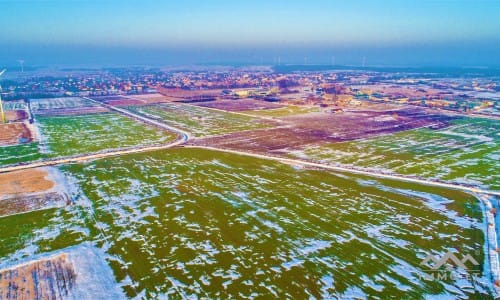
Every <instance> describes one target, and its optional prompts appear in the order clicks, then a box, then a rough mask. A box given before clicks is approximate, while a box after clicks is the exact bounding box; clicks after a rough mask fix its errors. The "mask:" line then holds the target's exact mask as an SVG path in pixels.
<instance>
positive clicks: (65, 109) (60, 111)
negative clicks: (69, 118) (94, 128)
mask: <svg viewBox="0 0 500 300" xmlns="http://www.w3.org/2000/svg"><path fill="white" fill-rule="evenodd" d="M30 104H31V109H32V111H33V113H34V114H35V115H38V116H45V115H49V116H57V115H80V114H94V113H103V112H107V111H108V110H107V109H106V108H104V107H102V106H99V105H96V104H95V103H93V102H91V101H89V100H86V99H84V98H79V97H64V98H47V99H31V100H30Z"/></svg>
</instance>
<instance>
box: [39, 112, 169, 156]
mask: <svg viewBox="0 0 500 300" xmlns="http://www.w3.org/2000/svg"><path fill="white" fill-rule="evenodd" d="M37 121H38V123H39V124H40V131H41V134H42V136H43V137H44V145H45V146H46V147H47V148H48V153H47V155H48V156H50V157H58V156H68V155H75V154H83V153H89V152H97V151H102V150H105V149H117V148H126V147H134V146H140V145H151V144H161V143H167V142H169V141H171V140H173V139H174V138H175V136H174V134H172V133H169V132H166V131H163V130H160V129H157V128H154V127H151V126H148V125H145V124H142V123H139V122H137V121H134V120H132V119H130V118H127V117H124V116H121V115H119V114H115V113H106V114H94V115H80V116H58V117H45V116H44V117H38V118H37Z"/></svg>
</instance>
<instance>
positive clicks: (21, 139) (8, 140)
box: [0, 122, 32, 147]
mask: <svg viewBox="0 0 500 300" xmlns="http://www.w3.org/2000/svg"><path fill="white" fill-rule="evenodd" d="M31 140H32V137H31V132H30V130H29V128H28V126H26V124H24V123H22V122H17V123H6V124H0V147H1V146H11V145H18V144H25V143H29V142H31Z"/></svg>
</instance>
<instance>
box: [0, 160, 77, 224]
mask: <svg viewBox="0 0 500 300" xmlns="http://www.w3.org/2000/svg"><path fill="white" fill-rule="evenodd" d="M49 170H50V171H51V172H50V174H49ZM58 175H59V174H57V171H56V170H54V169H49V168H38V169H28V170H21V171H15V172H11V173H4V174H0V217H5V216H9V215H13V214H20V213H26V212H30V211H35V210H41V209H50V208H54V207H60V206H63V205H65V204H70V203H71V201H70V199H69V197H68V195H67V193H66V191H65V190H64V187H61V186H60V185H61V184H62V183H61V182H60V181H61V180H60V175H59V176H58Z"/></svg>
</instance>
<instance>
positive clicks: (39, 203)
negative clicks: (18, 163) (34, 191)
mask: <svg viewBox="0 0 500 300" xmlns="http://www.w3.org/2000/svg"><path fill="white" fill-rule="evenodd" d="M65 204H66V205H67V204H70V199H69V197H68V196H67V195H66V194H60V193H46V194H38V195H29V196H28V195H14V196H12V198H9V199H3V200H0V217H2V216H10V215H15V214H21V213H26V212H30V211H36V210H42V209H49V208H54V207H62V206H64V205H65ZM0 299H1V298H0Z"/></svg>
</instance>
